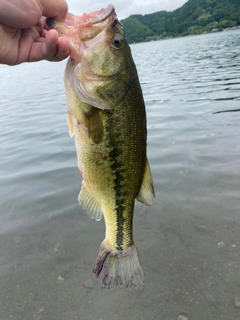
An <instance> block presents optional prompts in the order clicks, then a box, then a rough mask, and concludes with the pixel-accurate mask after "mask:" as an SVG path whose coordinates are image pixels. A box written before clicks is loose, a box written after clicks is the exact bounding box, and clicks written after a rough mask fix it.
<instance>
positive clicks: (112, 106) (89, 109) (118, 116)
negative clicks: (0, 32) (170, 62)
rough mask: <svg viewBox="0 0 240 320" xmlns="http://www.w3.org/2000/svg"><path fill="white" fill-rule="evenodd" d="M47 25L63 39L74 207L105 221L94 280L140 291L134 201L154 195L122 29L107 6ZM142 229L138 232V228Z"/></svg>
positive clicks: (141, 110)
mask: <svg viewBox="0 0 240 320" xmlns="http://www.w3.org/2000/svg"><path fill="white" fill-rule="evenodd" d="M47 25H48V26H49V28H54V29H55V30H57V31H58V34H59V35H61V36H65V37H67V38H68V40H69V44H70V57H69V60H68V62H67V65H66V69H65V74H64V84H65V91H66V100H67V106H68V113H67V122H68V128H69V134H70V136H74V138H75V147H76V153H77V162H78V170H79V172H80V173H81V175H82V186H81V190H80V193H79V196H78V200H79V203H80V204H81V205H82V207H83V209H84V210H85V211H86V213H87V214H88V215H89V216H90V217H91V218H93V219H95V220H97V221H98V220H100V219H101V218H102V216H103V217H104V220H105V229H106V232H105V239H104V240H103V242H102V243H101V245H100V249H99V254H98V256H97V260H96V265H95V268H94V270H93V272H94V274H95V276H96V278H98V277H99V275H100V274H101V273H102V281H101V287H102V288H105V289H111V288H113V287H114V286H123V287H127V288H129V289H131V288H136V289H139V288H143V286H144V283H145V275H144V272H143V269H142V266H141V264H140V261H139V257H138V252H137V249H136V246H135V244H134V241H133V212H134V203H135V199H136V200H138V201H140V202H142V203H144V204H146V205H152V204H153V202H154V197H155V192H154V186H153V179H152V174H151V170H150V165H149V161H148V158H147V155H146V152H147V149H146V148H147V127H146V110H145V104H144V99H143V93H142V89H141V86H140V82H139V78H138V73H137V69H136V66H135V63H134V61H133V58H132V54H131V49H130V47H129V45H128V43H127V40H126V38H125V34H124V28H123V26H122V24H121V23H120V21H119V20H118V18H117V15H116V12H115V9H114V7H113V5H109V6H108V7H107V8H103V9H101V10H99V11H95V12H91V13H89V14H86V13H84V14H83V15H81V16H76V15H73V14H70V13H68V14H67V16H66V19H65V21H64V22H58V21H55V20H53V19H52V18H48V20H47ZM139 232H141V231H139Z"/></svg>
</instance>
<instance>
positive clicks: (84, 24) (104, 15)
mask: <svg viewBox="0 0 240 320" xmlns="http://www.w3.org/2000/svg"><path fill="white" fill-rule="evenodd" d="M112 16H114V17H115V18H116V14H115V9H114V6H113V5H112V4H110V5H109V6H108V7H107V8H102V9H101V10H98V11H94V12H91V13H88V14H87V13H84V14H83V15H81V16H75V15H73V14H71V13H68V14H67V16H66V18H65V20H64V22H59V21H56V20H54V19H53V18H47V19H46V24H47V26H48V27H49V28H50V29H56V30H57V31H58V32H59V33H60V34H63V35H64V34H65V32H64V30H66V28H69V29H73V28H76V27H77V29H78V30H79V29H80V28H83V29H84V28H90V27H92V26H94V25H97V24H99V25H101V26H102V23H104V25H105V24H107V22H108V20H109V18H110V17H112Z"/></svg>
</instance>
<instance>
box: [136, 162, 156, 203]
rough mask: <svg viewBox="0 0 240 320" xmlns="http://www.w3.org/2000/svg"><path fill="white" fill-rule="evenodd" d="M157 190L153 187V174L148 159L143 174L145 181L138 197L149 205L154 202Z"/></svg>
mask: <svg viewBox="0 0 240 320" xmlns="http://www.w3.org/2000/svg"><path fill="white" fill-rule="evenodd" d="M154 198H155V192H154V187H153V180H152V174H151V170H150V166H149V162H148V159H146V166H145V171H144V175H143V181H142V185H141V188H140V190H139V193H138V195H137V197H136V199H137V200H138V201H140V202H142V203H144V204H146V205H148V206H151V205H152V204H153V201H154Z"/></svg>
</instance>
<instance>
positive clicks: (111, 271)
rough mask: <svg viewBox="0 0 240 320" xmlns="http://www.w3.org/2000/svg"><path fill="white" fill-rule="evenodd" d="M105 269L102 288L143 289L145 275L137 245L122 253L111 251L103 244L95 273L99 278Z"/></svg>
mask: <svg viewBox="0 0 240 320" xmlns="http://www.w3.org/2000/svg"><path fill="white" fill-rule="evenodd" d="M102 269H103V277H102V288H105V289H111V288H112V287H113V286H118V285H119V286H126V287H127V288H129V289H131V288H136V289H142V287H143V284H144V273H143V270H142V267H141V264H140V262H139V259H138V254H137V249H136V247H135V245H132V246H131V247H129V248H127V249H125V250H123V251H120V250H117V251H115V250H114V251H109V250H107V248H106V247H105V246H104V242H103V243H102V245H101V247H100V250H99V254H98V257H97V261H96V266H95V269H94V270H93V272H94V273H95V275H96V277H97V278H98V276H99V274H100V273H101V271H102Z"/></svg>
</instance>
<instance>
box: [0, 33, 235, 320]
mask: <svg viewBox="0 0 240 320" xmlns="http://www.w3.org/2000/svg"><path fill="white" fill-rule="evenodd" d="M239 47H240V32H239V31H232V32H225V33H216V34H210V35H201V36H195V37H186V38H179V39H171V40H164V41H159V42H151V43H143V44H135V45H132V52H133V56H134V59H135V62H136V65H137V68H138V72H139V77H140V81H141V84H142V89H143V93H144V98H145V102H146V109H147V117H148V157H149V161H150V164H151V168H152V173H153V178H154V183H155V189H156V201H155V203H154V205H153V206H152V207H150V208H149V207H145V206H144V205H141V204H139V203H136V208H135V215H134V239H135V242H136V245H137V247H138V251H139V255H140V258H141V262H142V266H143V268H144V271H145V274H146V285H145V288H144V290H143V291H135V290H132V291H128V290H126V289H123V288H115V289H113V290H111V291H110V292H108V291H104V290H102V289H100V283H99V281H96V280H95V279H94V276H93V274H92V269H93V267H94V263H95V259H96V256H97V253H98V248H99V244H100V243H101V241H102V240H103V237H104V222H103V221H101V222H95V221H93V220H91V219H89V217H88V216H86V215H85V213H84V211H83V210H82V208H81V207H80V206H79V205H78V202H77V195H78V192H79V189H80V185H81V178H80V175H79V173H78V171H77V164H76V155H75V148H74V141H73V139H70V137H69V136H68V129H67V124H66V102H65V93H64V88H63V82H62V77H63V72H64V67H65V63H66V62H65V61H64V62H62V63H56V64H54V63H48V62H41V63H34V64H25V65H20V66H16V67H8V66H0V75H1V81H0V104H1V118H0V177H1V179H0V190H1V197H0V253H1V254H0V319H3V320H5V319H13V320H15V319H17V320H23V319H24V320H32V319H39V320H40V319H49V320H54V319H57V320H65V319H69V320H75V319H84V320H85V319H86V320H87V319H91V320H92V319H94V320H95V319H96V320H100V319H110V320H114V319H122V318H123V319H131V320H134V319H138V320H141V319H144V320H145V319H161V320H172V319H173V320H174V319H177V318H178V316H179V315H184V316H185V317H186V318H187V319H189V320H190V319H194V320H200V319H201V320H202V319H216V320H219V319H224V320H237V319H239V318H240V308H239V306H240V286H239V283H240V219H239V216H240V196H239V194H240V162H239V157H240V142H239V133H240V130H239V120H240V113H239V112H224V113H217V114H214V113H215V112H218V111H227V110H237V109H239V106H240V80H239V79H240V55H239ZM59 277H61V278H59Z"/></svg>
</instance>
